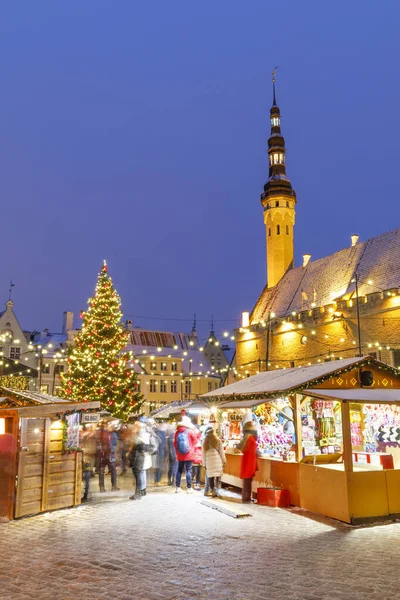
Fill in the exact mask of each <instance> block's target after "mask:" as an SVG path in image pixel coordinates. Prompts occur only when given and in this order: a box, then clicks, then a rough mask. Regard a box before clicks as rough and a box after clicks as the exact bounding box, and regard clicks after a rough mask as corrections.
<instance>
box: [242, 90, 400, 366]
mask: <svg viewBox="0 0 400 600" xmlns="http://www.w3.org/2000/svg"><path fill="white" fill-rule="evenodd" d="M270 118H271V136H270V138H269V140H268V154H269V178H268V181H267V183H266V184H265V186H264V192H263V194H262V195H261V203H262V206H263V209H264V223H265V226H266V247H267V285H266V286H265V288H264V290H263V291H262V293H261V295H260V297H259V299H258V300H257V302H256V305H255V307H254V309H253V311H252V313H251V314H250V319H249V324H248V326H246V327H242V328H241V329H239V330H237V331H236V366H237V371H238V375H239V376H240V377H246V376H249V375H252V374H255V373H257V372H260V371H265V370H269V369H276V368H284V367H294V366H301V365H309V364H313V363H319V362H324V361H330V360H332V359H336V358H348V357H354V356H361V355H368V354H369V355H372V356H374V357H376V358H378V359H380V360H383V361H385V362H388V363H389V364H391V365H393V366H396V367H400V229H396V230H394V231H391V232H388V233H385V234H382V235H380V236H377V237H374V238H371V239H369V240H367V241H359V238H358V236H357V235H352V236H351V238H350V239H349V245H348V247H346V248H344V249H342V250H340V251H338V252H336V253H334V254H331V255H329V256H326V257H324V258H320V259H318V260H314V261H313V260H311V256H310V255H308V254H305V255H303V264H302V265H301V266H299V267H296V268H294V264H293V256H294V222H295V205H296V195H295V192H294V191H293V189H292V186H291V183H290V181H289V179H288V177H287V175H286V153H285V142H284V139H283V136H282V133H281V122H280V110H279V108H278V106H277V104H276V97H275V82H274V90H273V105H272V108H271V113H270ZM321 218H322V216H321Z"/></svg>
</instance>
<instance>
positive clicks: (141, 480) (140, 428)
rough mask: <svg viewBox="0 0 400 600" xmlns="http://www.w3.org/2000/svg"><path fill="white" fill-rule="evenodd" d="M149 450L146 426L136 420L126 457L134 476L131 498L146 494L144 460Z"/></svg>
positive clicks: (148, 454) (139, 497) (140, 497)
mask: <svg viewBox="0 0 400 600" xmlns="http://www.w3.org/2000/svg"><path fill="white" fill-rule="evenodd" d="M149 452H150V444H149V439H148V432H147V431H146V426H145V424H144V423H141V422H138V423H137V424H136V426H135V429H134V436H133V443H132V447H131V450H130V452H129V457H128V460H129V466H130V467H131V469H132V473H133V476H134V478H135V493H134V494H133V496H130V499H131V500H141V499H142V497H143V496H145V495H146V470H145V462H146V458H147V459H148V457H150V453H149ZM150 460H151V459H150ZM148 462H149V461H148V460H147V463H148Z"/></svg>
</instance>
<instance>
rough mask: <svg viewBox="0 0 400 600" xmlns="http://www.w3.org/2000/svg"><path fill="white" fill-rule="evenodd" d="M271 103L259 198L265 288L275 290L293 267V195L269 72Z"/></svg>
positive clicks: (278, 111)
mask: <svg viewBox="0 0 400 600" xmlns="http://www.w3.org/2000/svg"><path fill="white" fill-rule="evenodd" d="M272 86H273V102H272V107H271V111H270V118H271V135H270V137H269V139H268V159H269V175H268V181H267V182H266V184H265V185H264V193H263V194H261V203H262V205H263V208H264V223H265V229H266V237H267V244H266V245H267V285H268V287H269V288H271V287H274V286H275V285H276V284H277V283H278V282H279V281H280V280H281V279H282V277H283V276H284V274H285V273H286V271H287V270H288V269H291V268H293V265H294V231H293V229H294V223H295V214H296V212H295V204H296V193H295V191H294V190H293V189H292V185H291V183H290V181H289V179H288V177H287V176H286V167H285V158H286V157H285V153H286V150H285V140H284V138H283V136H282V133H281V114H280V110H279V107H278V106H277V104H276V94H275V73H274V71H273V72H272Z"/></svg>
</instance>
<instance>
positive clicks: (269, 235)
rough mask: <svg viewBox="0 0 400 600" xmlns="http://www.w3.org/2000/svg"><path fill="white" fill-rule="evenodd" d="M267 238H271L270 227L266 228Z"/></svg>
mask: <svg viewBox="0 0 400 600" xmlns="http://www.w3.org/2000/svg"><path fill="white" fill-rule="evenodd" d="M268 237H271V227H268Z"/></svg>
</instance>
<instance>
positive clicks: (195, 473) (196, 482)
mask: <svg viewBox="0 0 400 600" xmlns="http://www.w3.org/2000/svg"><path fill="white" fill-rule="evenodd" d="M195 434H196V436H197V439H196V443H195V446H194V453H193V465H192V481H193V489H194V490H197V491H200V472H201V465H202V461H203V452H202V445H201V431H200V430H199V429H195Z"/></svg>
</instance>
